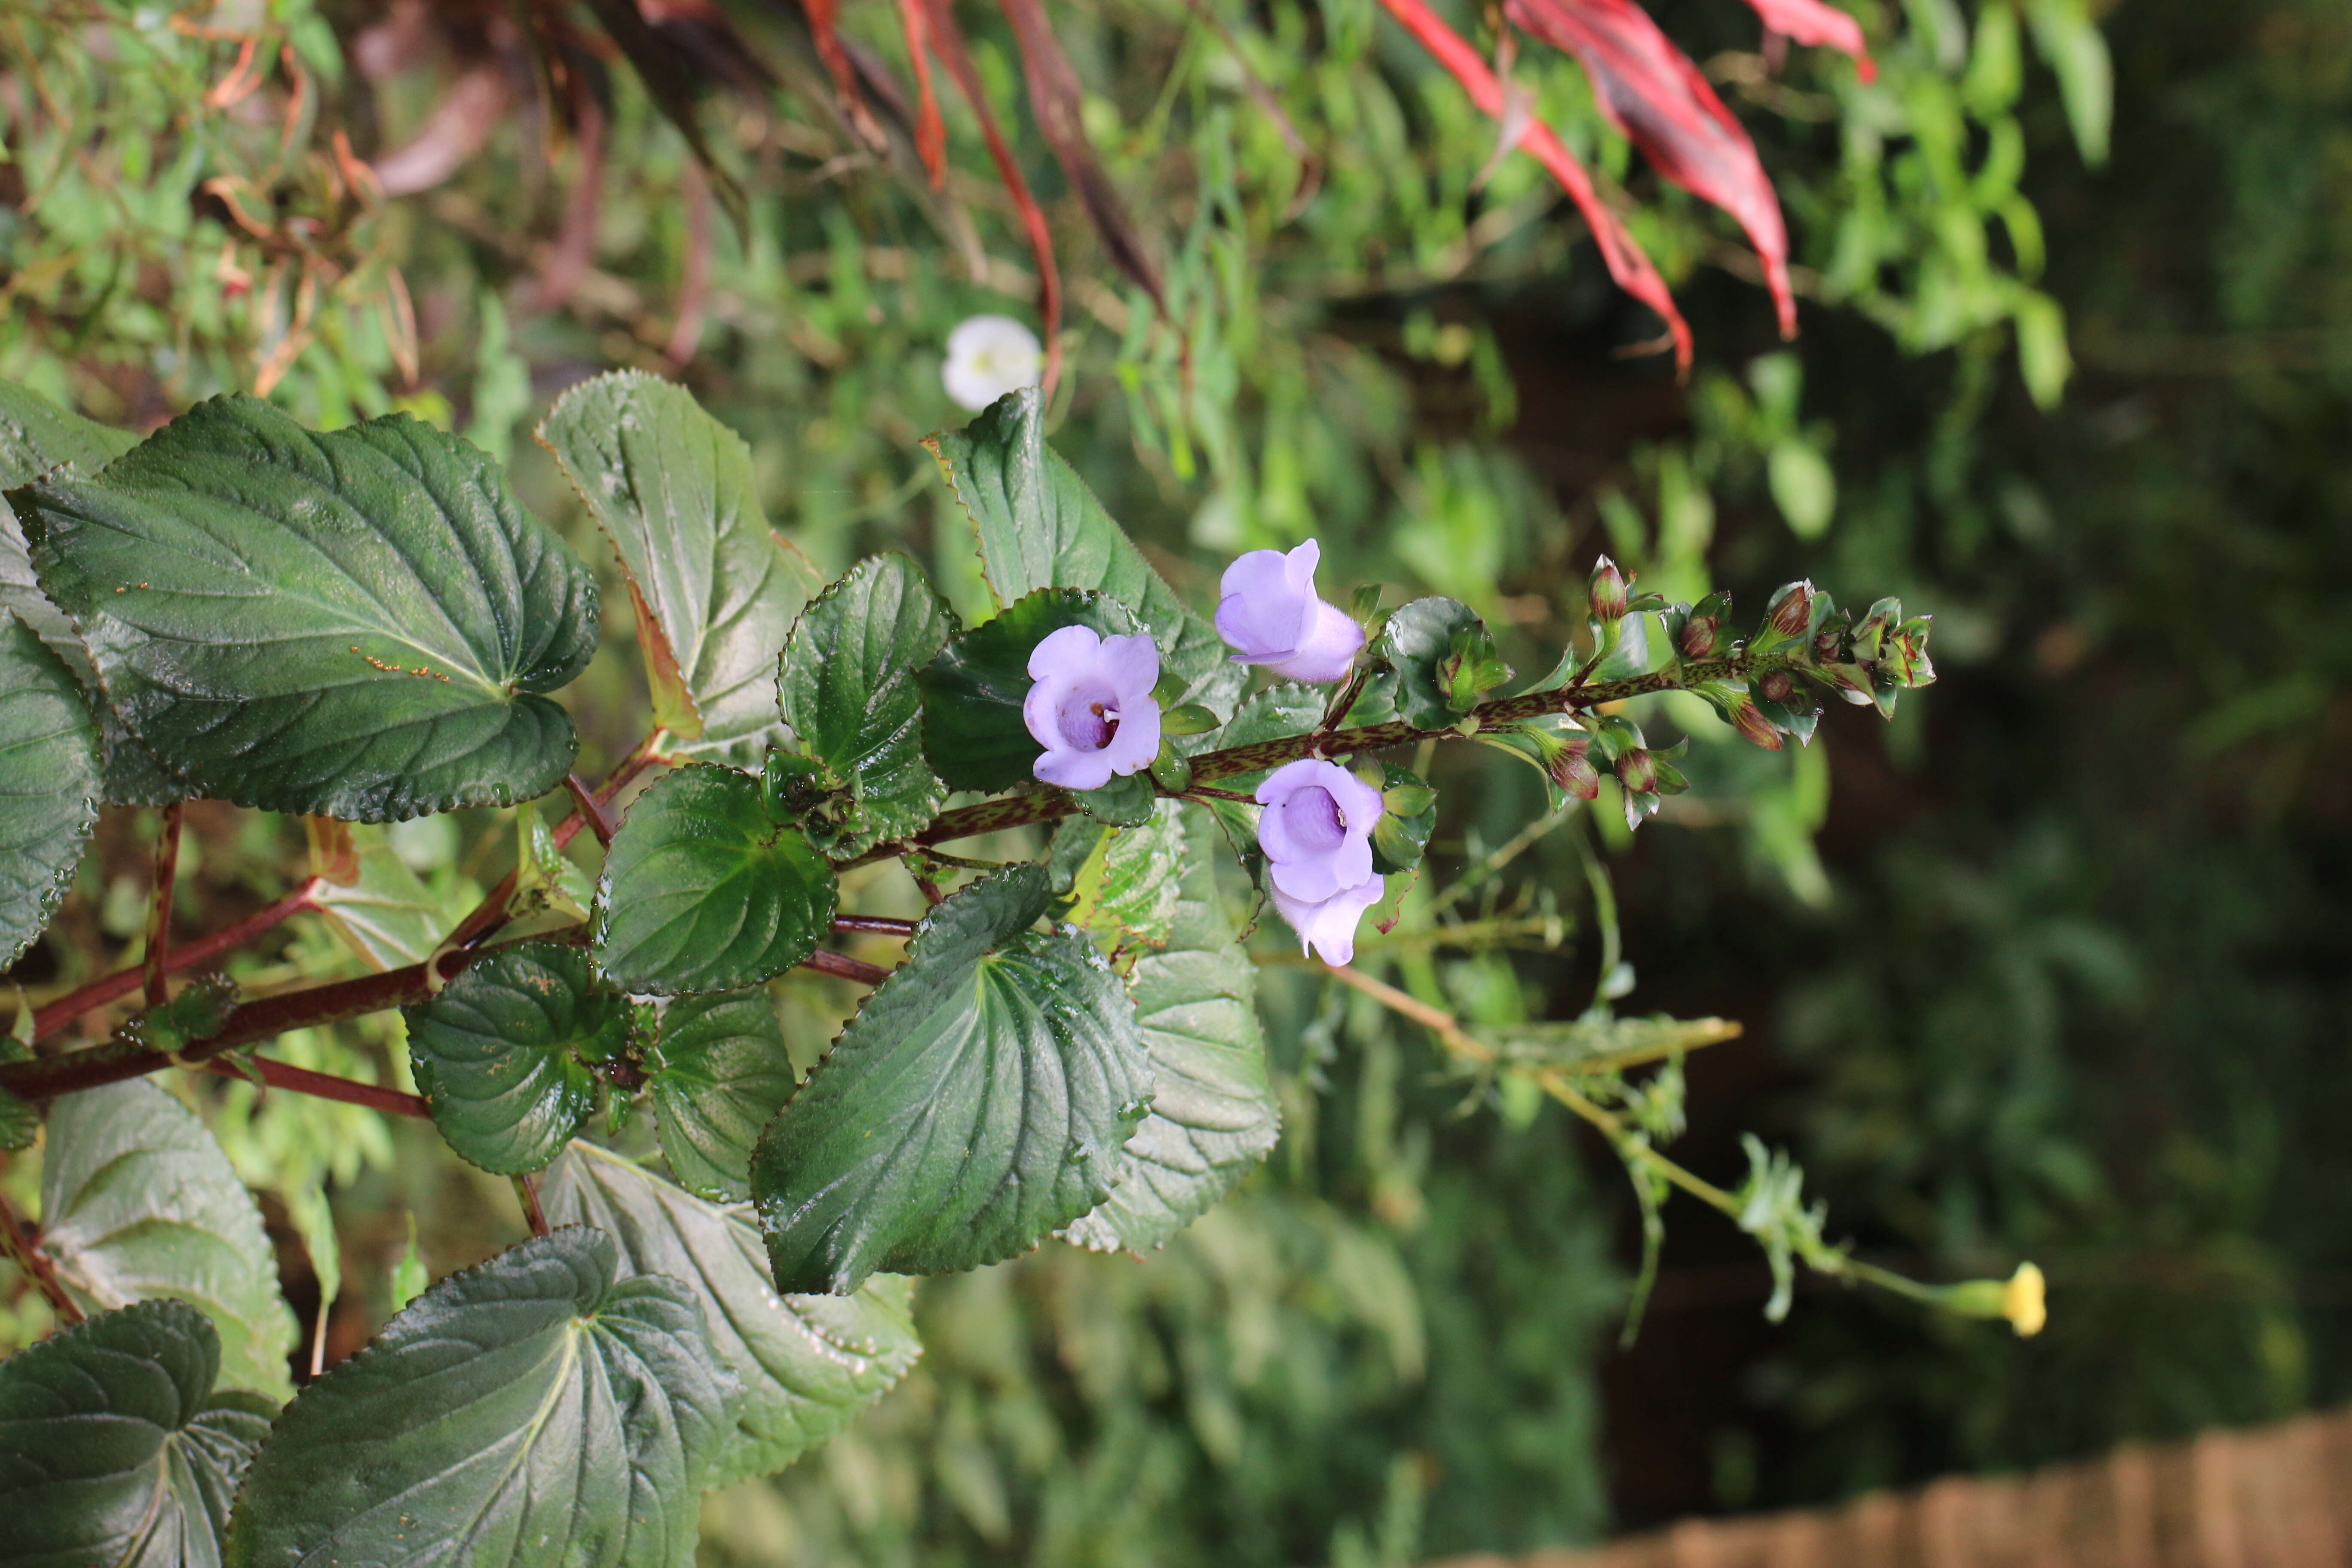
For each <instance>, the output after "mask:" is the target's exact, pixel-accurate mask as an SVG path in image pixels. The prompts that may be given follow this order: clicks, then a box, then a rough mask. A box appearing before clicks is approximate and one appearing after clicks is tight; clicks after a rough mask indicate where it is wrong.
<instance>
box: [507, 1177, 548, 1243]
mask: <svg viewBox="0 0 2352 1568" xmlns="http://www.w3.org/2000/svg"><path fill="white" fill-rule="evenodd" d="M514 1190H515V1197H516V1199H517V1201H519V1202H520V1204H521V1205H522V1217H523V1218H524V1219H526V1220H529V1221H530V1233H531V1235H533V1236H545V1235H546V1234H547V1211H546V1210H545V1209H543V1208H541V1207H540V1206H539V1184H538V1183H536V1182H534V1181H532V1180H531V1179H530V1177H529V1176H527V1175H523V1176H517V1177H516V1178H515V1179H514Z"/></svg>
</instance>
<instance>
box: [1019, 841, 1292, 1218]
mask: <svg viewBox="0 0 2352 1568" xmlns="http://www.w3.org/2000/svg"><path fill="white" fill-rule="evenodd" d="M1215 832H1216V828H1215V826H1214V825H1213V824H1212V823H1211V822H1210V820H1209V816H1208V814H1207V813H1206V812H1205V811H1203V810H1202V808H1201V807H1199V806H1187V807H1185V808H1184V817H1183V876H1182V884H1181V899H1180V900H1179V902H1178V904H1177V908H1176V912H1175V917H1174V920H1173V921H1172V922H1171V927H1170V930H1169V936H1168V946H1167V948H1166V950H1165V951H1163V952H1145V953H1143V954H1142V955H1141V956H1140V957H1139V958H1138V959H1137V960H1136V961H1135V967H1134V968H1133V970H1132V971H1130V972H1129V974H1128V977H1127V989H1128V993H1129V995H1131V996H1133V997H1134V998H1135V1016H1136V1024H1137V1026H1138V1027H1139V1029H1140V1030H1141V1032H1142V1038H1143V1048H1144V1050H1145V1051H1146V1052H1147V1053H1148V1054H1149V1055H1150V1058H1151V1070H1152V1074H1153V1077H1154V1079H1155V1081H1156V1082H1157V1083H1158V1085H1159V1089H1158V1092H1157V1093H1156V1094H1155V1095H1154V1096H1153V1097H1152V1100H1151V1112H1150V1115H1148V1116H1146V1117H1145V1118H1144V1119H1143V1124H1142V1125H1141V1126H1139V1127H1138V1128H1137V1129H1136V1131H1135V1136H1134V1137H1132V1138H1130V1139H1129V1140H1128V1142H1127V1147H1126V1148H1125V1150H1123V1151H1122V1152H1121V1155H1120V1160H1121V1164H1122V1167H1123V1169H1122V1172H1121V1174H1120V1178H1119V1182H1118V1185H1117V1186H1115V1187H1113V1188H1112V1189H1111V1194H1110V1197H1109V1199H1108V1201H1107V1202H1105V1203H1104V1204H1102V1205H1100V1206H1099V1207H1097V1208H1096V1209H1095V1210H1094V1211H1093V1212H1092V1213H1090V1214H1088V1215H1087V1216H1086V1217H1085V1218H1083V1219H1081V1220H1079V1221H1077V1222H1076V1224H1074V1225H1072V1226H1070V1227H1069V1228H1068V1229H1067V1230H1066V1231H1065V1232H1063V1235H1064V1236H1066V1237H1067V1238H1068V1239H1069V1240H1071V1241H1075V1242H1076V1243H1078V1244H1079V1245H1080V1246H1082V1247H1092V1248H1094V1249H1095V1250H1097V1251H1101V1252H1108V1251H1114V1250H1117V1249H1118V1248H1121V1247H1124V1248H1126V1249H1127V1250H1129V1251H1131V1252H1141V1251H1143V1250H1145V1249H1147V1248H1150V1247H1159V1246H1161V1245H1163V1244H1165V1243H1166V1242H1167V1240H1168V1238H1169V1237H1172V1236H1174V1235H1175V1234H1176V1233H1177V1232H1178V1231H1180V1230H1181V1229H1183V1228H1184V1226H1187V1225H1190V1224H1191V1223H1192V1221H1193V1220H1195V1219H1197V1218H1199V1217H1200V1216H1201V1215H1203V1214H1205V1213H1207V1212H1208V1210H1209V1208H1210V1207H1211V1206H1212V1205H1214V1204H1215V1203H1216V1201H1217V1200H1218V1199H1219V1198H1222V1197H1223V1196H1224V1195H1225V1194H1226V1192H1227V1191H1229V1190H1230V1189H1231V1188H1232V1186H1233V1184H1234V1183H1235V1182H1237V1181H1239V1180H1241V1178H1242V1177H1243V1176H1244V1174H1246V1173H1247V1172H1248V1171H1249V1169H1250V1167H1251V1166H1253V1165H1255V1164H1256V1163H1258V1162H1259V1161H1261V1160H1263V1159H1265V1155H1266V1152H1267V1151H1268V1150H1270V1149H1272V1148H1273V1147H1274V1145H1275V1141H1276V1139H1277V1138H1278V1137H1279V1136H1280V1135H1281V1131H1282V1118H1281V1111H1280V1109H1279V1108H1278V1107H1277V1106H1276V1103H1275V1099H1274V1090H1273V1089H1272V1087H1271V1085H1270V1083H1269V1082H1268V1079H1267V1075H1266V1062H1265V1032H1264V1030H1263V1029H1262V1028H1261V1027H1260V1026H1259V1023H1258V1016H1257V966H1256V965H1255V964H1254V963H1251V962H1250V960H1249V955H1248V954H1247V953H1245V952H1243V951H1242V950H1241V947H1240V944H1239V943H1238V942H1237V941H1236V940H1235V938H1234V928H1233V922H1232V921H1229V920H1228V919H1227V918H1226V916H1225V911H1224V906H1223V903H1222V902H1221V901H1220V900H1219V899H1218V896H1217V885H1216V869H1215V865H1214V862H1213V855H1212V850H1211V843H1212V835H1213V834H1214V833H1215Z"/></svg>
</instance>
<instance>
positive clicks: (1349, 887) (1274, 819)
mask: <svg viewBox="0 0 2352 1568" xmlns="http://www.w3.org/2000/svg"><path fill="white" fill-rule="evenodd" d="M1269 553H1271V552H1269ZM1257 803H1258V804H1259V805H1262V806H1264V807H1265V812H1264V813H1263V814H1262V815H1260V816H1259V817H1258V823H1257V842H1258V847H1259V848H1261V849H1263V850H1265V858H1266V865H1267V868H1268V870H1267V874H1268V878H1269V879H1270V880H1271V881H1272V882H1273V884H1274V907H1275V908H1276V909H1277V910H1280V911H1281V912H1282V918H1283V919H1284V920H1286V921H1289V922H1290V929H1291V930H1293V931H1297V933H1298V942H1299V948H1300V950H1301V951H1302V952H1303V951H1305V950H1306V949H1307V948H1308V947H1310V946H1311V947H1313V948H1314V949H1315V951H1316V952H1319V953H1320V954H1322V956H1323V961H1324V962H1325V963H1348V962H1349V961H1350V960H1351V959H1353V958H1354V957H1355V956H1356V922H1357V921H1359V920H1360V919H1362V918H1363V913H1364V911H1365V910H1368V909H1370V908H1371V907H1372V906H1373V905H1374V904H1376V903H1378V902H1380V900H1381V879H1380V878H1379V877H1378V876H1376V875H1374V874H1373V871H1372V843H1371V838H1372V829H1373V828H1374V827H1376V826H1379V825H1380V820H1381V810H1382V809H1383V807H1382V805H1381V792H1380V791H1378V790H1376V789H1374V788H1372V786H1371V785H1370V784H1366V783H1364V781H1363V780H1361V779H1360V778H1358V777H1357V776H1356V775H1355V774H1353V773H1349V771H1348V770H1347V769H1345V768H1343V767H1341V766H1340V765H1339V763H1326V762H1319V761H1316V760H1314V759H1311V758H1302V759H1301V760H1299V761H1297V762H1295V763H1285V764H1283V765H1282V766H1281V767H1279V768H1276V770H1275V771H1274V773H1273V774H1272V775H1271V776H1269V777H1268V778H1267V779H1266V781H1265V783H1264V784H1260V785H1258V786H1257Z"/></svg>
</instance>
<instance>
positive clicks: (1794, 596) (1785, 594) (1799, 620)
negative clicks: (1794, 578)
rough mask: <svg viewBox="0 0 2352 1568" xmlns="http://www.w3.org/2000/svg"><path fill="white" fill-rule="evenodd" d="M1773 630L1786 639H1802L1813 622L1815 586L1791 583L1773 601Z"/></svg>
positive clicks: (1771, 617)
mask: <svg viewBox="0 0 2352 1568" xmlns="http://www.w3.org/2000/svg"><path fill="white" fill-rule="evenodd" d="M1770 620H1771V626H1772V629H1773V630H1774V631H1776V632H1778V633H1780V635H1781V636H1782V637H1803V636H1804V635H1805V631H1806V628H1807V627H1809V626H1811V625H1812V622H1813V585H1812V584H1811V583H1809V582H1801V583H1791V584H1789V585H1788V586H1787V587H1785V588H1783V589H1781V590H1780V594H1779V595H1777V596H1776V597H1775V598H1774V599H1773V601H1772V609H1771V615H1770Z"/></svg>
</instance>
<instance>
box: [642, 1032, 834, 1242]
mask: <svg viewBox="0 0 2352 1568" xmlns="http://www.w3.org/2000/svg"><path fill="white" fill-rule="evenodd" d="M646 1066H647V1067H648V1068H651V1069H652V1077H651V1078H650V1079H648V1080H647V1082H646V1088H647V1089H650V1090H652V1092H653V1097H654V1110H655V1113H656V1116H657V1117H658V1118H659V1128H660V1132H661V1147H662V1155H663V1157H664V1158H666V1159H667V1160H668V1161H669V1168H670V1172H671V1173H672V1174H674V1175H675V1176H677V1180H678V1184H679V1185H681V1186H683V1187H685V1188H686V1189H687V1191H688V1192H690V1193H693V1194H695V1195H696V1196H698V1197H705V1198H712V1199H716V1200H718V1201H719V1202H721V1203H740V1202H741V1201H742V1200H743V1199H745V1198H747V1197H749V1196H750V1195H751V1148H752V1145H754V1144H755V1143H757V1142H759V1141H760V1129H761V1128H762V1127H765V1126H766V1125H767V1124H768V1123H769V1122H770V1121H772V1120H773V1119H774V1117H775V1114H776V1112H777V1111H778V1110H782V1108H783V1103H784V1101H786V1100H790V1099H791V1098H792V1097H793V1087H794V1085H795V1083H796V1082H797V1078H796V1075H795V1074H794V1073H793V1060H792V1057H791V1056H790V1055H789V1054H788V1053H787V1052H786V1050H785V1048H784V1030H783V1026H782V1024H780V1023H779V1022H777V1020H776V1007H775V1004H774V1003H772V1002H771V1001H769V1000H768V994H767V992H765V991H764V990H751V991H729V992H725V993H722V994H719V995H716V996H682V997H680V998H678V999H677V1001H675V1002H672V1003H671V1004H670V1005H668V1006H667V1007H666V1008H664V1009H663V1011H662V1016H661V1039H660V1042H659V1043H658V1044H657V1045H656V1047H654V1049H653V1050H651V1051H649V1052H648V1053H646Z"/></svg>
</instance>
